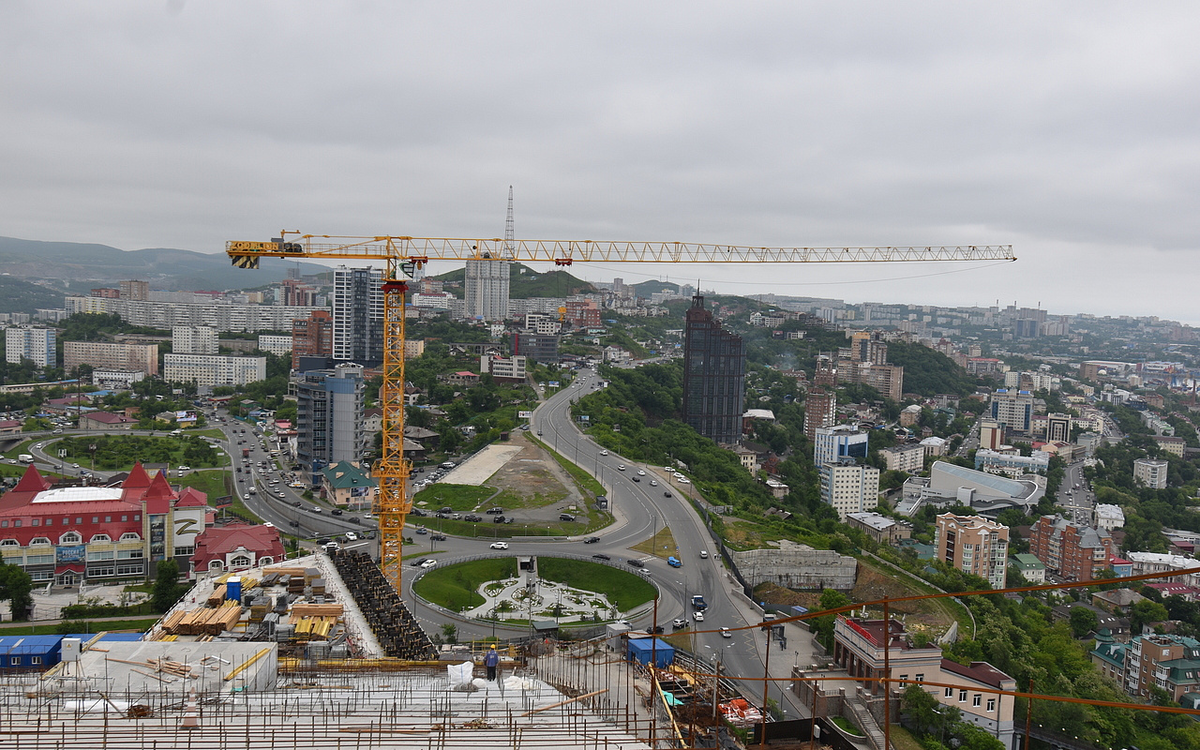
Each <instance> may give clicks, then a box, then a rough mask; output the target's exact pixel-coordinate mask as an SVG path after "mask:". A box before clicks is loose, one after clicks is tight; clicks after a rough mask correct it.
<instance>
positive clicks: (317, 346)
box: [292, 310, 333, 370]
mask: <svg viewBox="0 0 1200 750" xmlns="http://www.w3.org/2000/svg"><path fill="white" fill-rule="evenodd" d="M301 357H329V358H332V357H333V315H331V314H330V313H329V312H328V311H327V310H313V311H312V314H311V315H309V316H308V317H307V318H297V319H296V320H293V321H292V369H293V370H295V369H296V368H297V367H299V366H300V358H301Z"/></svg>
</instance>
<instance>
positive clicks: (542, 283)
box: [433, 263, 596, 299]
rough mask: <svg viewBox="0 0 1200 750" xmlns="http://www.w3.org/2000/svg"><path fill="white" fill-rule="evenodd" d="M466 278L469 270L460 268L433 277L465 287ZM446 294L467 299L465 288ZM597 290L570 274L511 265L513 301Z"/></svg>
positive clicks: (567, 295) (522, 265) (510, 284)
mask: <svg viewBox="0 0 1200 750" xmlns="http://www.w3.org/2000/svg"><path fill="white" fill-rule="evenodd" d="M466 275H467V271H466V269H465V268H456V269H454V270H453V271H448V272H446V273H443V274H441V275H439V276H434V277H433V278H435V279H437V280H439V281H449V282H457V283H459V284H462V282H463V280H464V279H465V278H466ZM446 291H447V292H450V293H451V294H453V295H454V296H456V297H459V298H461V297H462V296H463V288H462V286H457V287H449V288H448V289H446ZM595 291H596V287H594V286H592V285H591V284H590V283H588V282H586V281H584V280H583V279H579V278H576V277H574V276H572V275H571V274H570V273H568V272H566V271H562V270H556V271H535V270H533V269H532V268H530V267H529V266H527V265H525V264H523V263H513V264H512V265H511V266H509V282H508V296H509V297H510V298H512V299H529V298H530V297H569V296H571V295H572V294H590V293H592V292H595Z"/></svg>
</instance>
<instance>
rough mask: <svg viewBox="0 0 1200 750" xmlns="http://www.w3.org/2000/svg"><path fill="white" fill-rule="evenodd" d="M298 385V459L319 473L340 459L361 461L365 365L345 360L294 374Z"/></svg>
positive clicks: (364, 443)
mask: <svg viewBox="0 0 1200 750" xmlns="http://www.w3.org/2000/svg"><path fill="white" fill-rule="evenodd" d="M293 381H294V383H295V386H296V431H297V438H296V459H297V460H298V461H299V462H301V463H303V464H305V465H306V466H308V467H309V468H310V469H311V471H312V472H313V474H314V477H313V481H312V483H313V484H317V483H318V482H319V478H318V477H316V476H315V474H316V472H318V471H320V470H321V468H323V467H325V466H327V465H329V464H331V463H335V462H337V461H359V460H360V459H362V457H363V455H365V454H366V452H367V448H368V443H367V440H368V435H367V432H366V429H365V428H364V424H363V394H364V389H365V384H364V382H363V367H362V366H361V365H356V364H350V363H343V364H339V365H338V366H336V367H334V368H333V369H330V370H309V371H308V372H300V373H296V374H295V375H294V376H293Z"/></svg>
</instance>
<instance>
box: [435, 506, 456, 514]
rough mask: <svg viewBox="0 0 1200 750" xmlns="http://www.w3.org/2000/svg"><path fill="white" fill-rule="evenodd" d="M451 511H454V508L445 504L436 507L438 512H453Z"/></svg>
mask: <svg viewBox="0 0 1200 750" xmlns="http://www.w3.org/2000/svg"><path fill="white" fill-rule="evenodd" d="M453 512H454V508H451V507H450V506H449V505H447V506H446V507H444V508H439V509H438V513H453Z"/></svg>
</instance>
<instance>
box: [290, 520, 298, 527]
mask: <svg viewBox="0 0 1200 750" xmlns="http://www.w3.org/2000/svg"><path fill="white" fill-rule="evenodd" d="M299 525H300V522H299V521H288V526H299Z"/></svg>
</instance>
